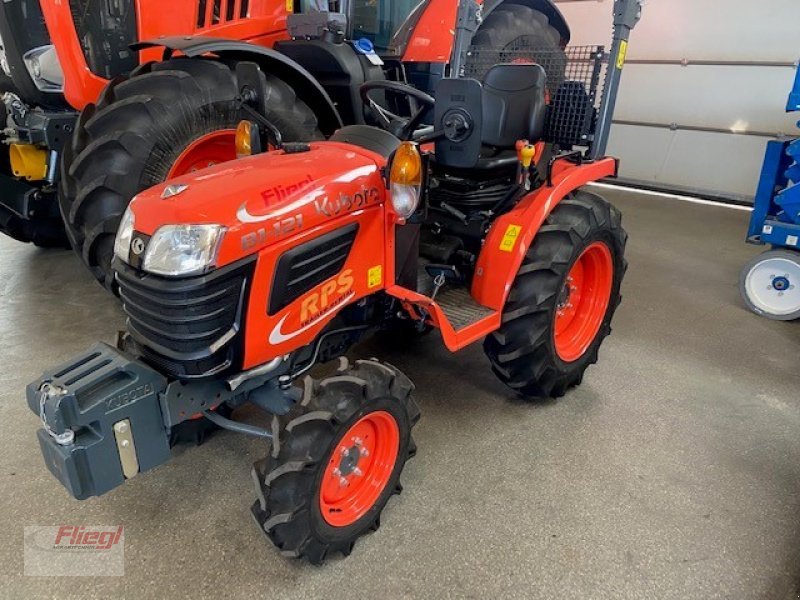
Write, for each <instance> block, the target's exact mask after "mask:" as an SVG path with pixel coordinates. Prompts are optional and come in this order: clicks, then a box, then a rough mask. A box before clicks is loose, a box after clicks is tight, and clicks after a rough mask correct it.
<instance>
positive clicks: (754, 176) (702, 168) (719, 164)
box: [556, 0, 800, 200]
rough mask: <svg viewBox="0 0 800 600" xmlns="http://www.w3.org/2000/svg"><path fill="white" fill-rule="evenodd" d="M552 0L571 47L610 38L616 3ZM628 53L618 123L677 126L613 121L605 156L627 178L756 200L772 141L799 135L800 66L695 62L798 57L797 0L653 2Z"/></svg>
mask: <svg viewBox="0 0 800 600" xmlns="http://www.w3.org/2000/svg"><path fill="white" fill-rule="evenodd" d="M556 1H557V2H558V4H559V8H561V10H562V12H563V13H564V16H565V17H566V19H567V21H568V22H569V23H570V26H571V27H572V32H573V36H572V42H571V43H572V44H573V45H585V44H598V43H605V44H608V43H609V41H610V35H611V34H610V25H611V8H612V4H613V2H612V0H556ZM628 59H629V61H633V62H632V63H629V64H627V65H626V67H625V72H624V75H623V80H622V86H621V89H620V98H619V101H618V104H617V111H616V114H615V120H618V121H628V122H637V123H653V124H661V125H663V124H666V125H669V124H676V125H677V126H678V128H677V129H676V130H674V131H672V130H670V129H663V128H654V127H644V126H640V125H620V124H617V125H615V126H614V127H613V129H612V133H611V140H610V144H609V153H611V154H614V155H617V156H620V158H622V171H621V176H622V177H625V178H628V179H635V180H641V181H645V182H648V183H655V184H658V185H665V186H668V187H689V188H696V189H699V190H702V191H704V192H707V193H711V194H722V195H727V196H731V197H738V198H746V199H749V200H752V195H753V193H754V191H755V187H756V184H757V181H758V176H759V173H760V168H761V162H762V160H763V155H764V148H765V145H766V143H767V141H768V140H769V139H771V138H772V137H774V136H775V135H777V134H781V133H783V134H788V135H798V131H797V129H796V127H795V124H796V122H797V121H798V119H800V114H798V113H794V114H789V115H787V114H786V112H785V109H786V100H787V96H788V94H789V91H790V89H791V87H792V83H793V81H794V75H795V68H794V67H793V66H780V65H778V66H763V65H741V64H730V65H696V64H692V62H694V61H709V62H731V63H742V62H771V63H796V61H797V60H798V59H800V0H648V2H647V3H646V5H645V7H644V12H643V16H642V21H641V22H640V23H639V25H638V26H637V28H636V29H635V30H634V32H633V35H632V37H631V44H630V47H629V52H628ZM684 59H687V60H688V61H689V65H688V66H681V65H653V64H636V62H635V61H636V60H668V61H675V60H677V61H681V60H684ZM682 126H683V127H682ZM685 127H700V128H712V129H721V130H725V131H724V132H707V131H693V130H687V129H685ZM730 132H740V133H739V134H734V133H730ZM742 133H751V134H755V135H743V134H742ZM762 134H766V135H762Z"/></svg>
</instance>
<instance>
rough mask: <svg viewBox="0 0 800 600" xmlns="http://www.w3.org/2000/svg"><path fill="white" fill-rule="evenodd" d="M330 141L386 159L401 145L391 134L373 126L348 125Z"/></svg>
mask: <svg viewBox="0 0 800 600" xmlns="http://www.w3.org/2000/svg"><path fill="white" fill-rule="evenodd" d="M328 141H329V142H342V143H344V144H353V145H354V146H360V147H361V148H366V149H367V150H370V151H371V152H374V153H375V154H380V155H381V156H383V157H384V158H389V157H390V156H391V155H392V154H393V153H394V151H395V150H397V147H398V146H399V145H400V140H399V139H397V138H396V137H395V136H393V135H392V134H391V133H389V132H388V131H385V130H383V129H380V128H378V127H373V126H371V125H346V126H345V127H342V128H341V129H338V130H336V132H335V133H334V134H333V135H332V136H331V137H329V138H328Z"/></svg>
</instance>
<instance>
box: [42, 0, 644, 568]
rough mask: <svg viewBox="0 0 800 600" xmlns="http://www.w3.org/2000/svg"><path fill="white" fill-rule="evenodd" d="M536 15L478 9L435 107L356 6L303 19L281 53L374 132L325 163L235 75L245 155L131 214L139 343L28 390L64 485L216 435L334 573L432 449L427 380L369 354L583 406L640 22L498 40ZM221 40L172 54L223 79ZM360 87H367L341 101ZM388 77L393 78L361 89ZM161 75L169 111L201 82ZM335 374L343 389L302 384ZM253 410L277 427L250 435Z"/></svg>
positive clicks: (462, 18) (133, 317) (262, 77)
mask: <svg viewBox="0 0 800 600" xmlns="http://www.w3.org/2000/svg"><path fill="white" fill-rule="evenodd" d="M506 6H508V7H512V8H511V9H510V10H509V9H507V8H504V7H506ZM518 6H520V5H518V4H513V3H512V4H500V5H499V6H498V7H497V8H495V10H494V12H492V13H490V14H489V16H488V17H485V18H484V17H483V14H482V6H481V5H480V4H477V3H475V2H474V0H460V1H459V3H458V6H457V8H458V10H457V13H456V14H455V15H454V36H453V40H452V44H451V45H452V47H451V53H450V56H449V59H448V61H447V63H448V67H447V69H446V70H444V71H442V72H441V77H433V76H432V74H431V73H428V72H425V73H424V75H425V78H431V77H432V78H433V79H436V81H435V84H434V88H435V92H434V95H433V96H432V95H430V94H428V93H427V92H426V91H424V90H423V89H420V87H417V86H415V85H412V80H411V78H410V77H409V71H410V69H409V68H408V65H404V64H403V63H398V64H397V65H395V68H394V69H392V68H391V67H390V65H389V64H388V61H384V59H383V58H382V57H381V56H379V55H377V54H375V53H374V52H373V51H372V47H371V46H368V45H367V44H366V43H364V42H361V41H358V40H356V41H355V42H354V41H353V40H350V39H348V37H347V36H346V35H345V33H344V32H345V31H347V30H348V29H349V28H350V26H349V25H348V24H347V23H346V22H348V21H349V20H350V19H354V18H356V17H354V15H355V14H356V13H355V12H354V9H353V8H352V7H351V8H350V9H348V10H349V12H348V13H333V12H327V13H325V12H321V13H314V16H313V17H312V18H308V17H309V16H310V15H307V14H298V15H293V16H291V17H290V18H289V21H290V23H289V27H290V29H291V28H292V27H293V26H294V23H292V21H295V20H296V22H297V23H296V24H297V26H298V27H311V29H309V35H307V36H294V39H292V40H291V41H285V42H281V43H280V44H277V45H276V47H277V49H278V50H280V52H281V54H282V55H283V56H285V57H290V56H294V57H297V58H299V59H302V60H307V61H308V62H307V63H306V64H308V66H309V68H311V67H312V66H313V64H312V63H313V62H314V60H316V61H317V62H318V67H317V68H318V71H317V72H318V73H320V74H321V73H328V74H329V77H330V79H328V80H327V85H328V89H330V90H331V94H330V95H331V96H332V95H333V93H334V92H335V93H337V94H340V95H339V96H337V97H339V98H341V99H340V100H339V107H338V110H343V109H344V106H345V105H344V102H345V100H343V99H347V97H348V95H349V97H350V99H349V101H350V102H352V104H351V105H349V106H351V108H353V109H354V110H353V112H352V114H353V115H354V118H355V115H359V116H361V115H364V114H367V115H369V119H374V121H375V122H376V123H377V124H378V125H370V124H366V123H356V124H350V125H346V126H341V127H339V126H338V125H337V126H336V130H335V131H334V132H333V133H332V135H330V136H329V137H328V139H326V140H311V141H300V142H298V141H288V140H287V139H284V135H283V132H282V130H281V127H280V125H279V123H278V122H277V121H278V117H277V116H276V114H275V112H274V109H271V108H270V101H271V99H272V98H273V94H274V93H275V86H274V79H273V75H272V74H271V73H272V71H270V72H269V73H268V72H266V71H265V69H264V68H263V67H261V66H259V64H258V63H257V62H255V61H249V60H242V61H239V62H238V63H237V64H236V66H235V70H234V71H232V75H231V77H232V78H234V79H235V82H236V85H237V86H238V87H237V88H236V95H235V99H234V100H233V101H232V102H233V106H234V107H235V109H236V110H235V112H236V113H242V114H244V115H245V116H246V119H244V120H242V121H241V122H239V123H238V124H237V126H236V130H235V133H234V147H235V149H236V153H237V156H240V157H241V158H239V159H238V160H232V161H228V162H226V163H224V164H218V165H214V166H211V167H208V168H205V169H202V170H199V171H197V172H187V173H184V174H182V175H179V176H176V177H173V178H170V179H168V180H167V181H166V182H164V183H160V184H158V185H155V186H153V187H151V188H149V189H147V190H145V191H144V192H142V193H140V194H139V195H137V196H136V197H135V198H134V199H133V201H132V202H131V203H130V206H129V207H127V209H126V210H125V212H124V215H123V216H122V219H121V221H120V225H119V229H118V231H117V234H116V237H115V238H112V241H113V247H112V252H113V254H114V259H113V262H112V270H113V273H114V280H115V282H116V284H117V285H118V286H119V293H120V297H121V299H122V302H123V308H124V310H125V312H126V313H127V316H128V323H127V331H126V332H125V333H123V334H122V335H121V336H120V338H119V341H118V344H117V347H116V348H113V347H111V346H109V345H106V344H97V345H96V346H94V347H93V348H91V349H90V350H88V351H87V352H84V353H82V354H80V355H78V356H76V357H74V358H73V359H72V360H70V361H68V362H66V363H65V364H63V365H61V366H59V367H57V368H54V369H52V370H49V371H47V372H46V373H45V374H44V375H43V376H42V377H41V378H39V379H38V380H37V381H35V382H32V383H31V384H30V385H29V386H28V388H27V400H28V404H29V406H30V408H31V409H32V410H33V411H34V412H35V413H36V414H37V415H38V416H39V418H40V420H41V424H42V428H41V429H40V430H39V431H38V438H39V442H40V446H41V449H42V453H43V455H44V458H45V463H46V464H47V466H48V468H49V469H50V471H51V472H52V473H53V475H54V476H55V477H56V478H58V480H59V481H60V482H61V483H62V484H63V485H64V486H65V487H66V488H67V489H68V490H69V492H70V493H71V494H72V495H73V496H74V497H76V498H78V499H83V498H87V497H90V496H94V495H101V494H104V493H106V492H108V491H110V490H112V489H113V488H115V487H117V486H119V485H121V484H123V483H124V482H125V480H126V479H129V478H131V477H134V476H136V475H137V474H138V473H140V472H142V471H147V470H149V469H152V468H154V467H156V466H158V465H160V464H162V463H164V462H165V461H167V460H168V459H169V457H170V445H171V443H170V442H171V438H172V437H173V434H174V432H175V431H176V430H177V429H179V428H180V427H182V426H184V425H186V424H187V423H188V424H191V423H193V422H197V421H198V420H199V421H200V422H203V421H204V420H207V421H210V422H211V423H214V424H215V425H216V426H218V427H221V428H225V429H228V430H231V431H236V432H239V433H244V434H247V435H253V436H256V437H259V438H263V439H265V440H268V446H267V448H268V451H267V456H266V457H265V458H264V459H262V460H260V461H258V462H257V463H256V464H255V466H254V468H253V470H252V475H253V481H254V484H255V488H256V501H255V503H254V504H253V506H252V513H253V516H254V517H255V519H256V522H257V523H258V525H259V527H260V528H261V529H262V531H263V532H264V533H265V534H266V535H267V536H268V538H269V539H270V540H271V541H272V542H273V543H274V544H275V545H276V546H277V547H278V548H279V549H280V550H281V551H282V553H284V554H286V555H288V556H294V557H302V558H305V559H307V560H309V561H311V562H313V563H321V562H323V561H324V560H325V559H326V558H327V557H328V556H330V555H331V554H333V553H336V552H341V553H344V554H349V553H350V551H351V549H352V547H353V545H354V543H355V542H356V540H357V539H358V538H359V537H360V536H361V535H363V534H364V533H366V532H368V531H370V530H374V529H376V528H377V527H378V524H379V517H380V513H381V511H382V509H383V507H384V506H385V505H386V503H387V502H388V499H389V498H390V497H391V495H392V494H394V493H397V492H398V491H399V490H400V485H399V479H400V474H401V472H402V470H403V467H404V466H405V463H406V460H407V459H408V458H409V457H410V456H412V455H413V454H414V452H415V450H416V447H415V444H414V442H413V440H412V438H411V428H412V426H413V425H414V423H415V422H416V421H417V419H418V418H419V409H418V407H417V405H416V404H415V402H414V400H413V399H412V397H411V393H412V391H413V384H412V383H411V381H410V380H409V379H408V377H406V376H405V375H404V374H403V373H401V372H400V371H399V370H398V369H396V368H395V367H393V366H391V365H388V364H385V363H381V362H379V361H378V360H377V359H370V360H358V361H355V362H354V363H352V364H351V363H350V362H349V361H348V360H347V359H346V358H345V354H346V353H347V351H348V349H349V348H350V347H351V346H353V344H355V343H356V342H358V341H359V340H361V339H363V338H364V336H366V335H368V334H370V333H372V332H375V331H379V330H390V331H395V332H397V331H398V330H399V329H402V328H406V329H412V330H416V331H420V332H421V331H425V330H426V329H431V328H436V329H439V331H440V333H441V336H442V339H443V341H444V343H445V345H446V346H447V348H448V349H450V350H452V351H457V350H459V349H462V348H464V347H466V346H467V345H469V344H472V343H474V342H476V341H478V340H480V339H482V338H485V341H484V350H485V352H486V355H487V357H488V359H489V362H490V363H491V366H492V368H493V370H494V372H495V373H496V374H497V376H498V377H499V379H500V380H501V381H503V382H504V383H505V384H506V385H508V386H509V387H510V388H511V389H513V390H515V391H516V392H517V393H519V394H520V395H521V396H523V397H526V398H538V397H559V396H562V395H563V394H564V393H565V392H566V391H567V390H568V389H569V388H570V387H572V386H575V385H578V384H579V383H581V381H582V379H583V375H584V372H585V371H586V369H587V368H588V367H589V366H590V365H591V364H593V363H594V362H596V360H597V353H598V350H599V347H600V345H601V343H602V342H603V340H604V339H605V337H606V336H607V335H608V334H609V333H610V331H611V329H610V323H611V319H612V317H613V315H614V312H615V310H616V308H617V305H618V303H619V300H620V286H621V282H622V278H623V275H624V273H625V269H626V262H625V258H624V252H625V244H626V240H627V235H626V233H625V231H624V230H623V228H622V223H621V215H620V213H619V211H617V210H616V209H615V208H614V207H613V206H611V205H610V204H609V203H608V202H607V201H605V200H604V199H603V198H601V197H599V196H597V195H594V194H592V193H589V192H587V191H585V190H582V189H581V188H582V186H584V185H585V184H587V183H589V182H592V181H596V180H598V179H601V178H604V177H613V176H615V175H616V173H617V161H616V160H615V159H614V158H610V157H607V156H605V149H606V145H607V140H608V133H609V128H610V124H611V117H612V113H613V107H614V103H615V100H616V94H617V90H618V87H619V82H620V77H621V73H622V69H623V65H624V62H625V55H626V51H627V45H628V37H629V34H630V32H631V30H632V29H633V27H634V26H635V25H636V23H637V22H638V20H639V18H640V14H641V3H640V1H639V0H615V2H614V41H613V45H612V47H611V50H610V52H606V51H605V49H604V48H602V47H581V48H562V47H561V46H560V45H556V47H553V44H550V45H545V46H544V47H540V46H539V43H540V41H541V40H540V36H537V35H532V36H530V37H526V36H517V37H516V38H515V39H514V40H511V41H510V42H505V40H500V42H499V43H498V42H497V41H496V40H495V41H494V42H491V43H485V42H481V37H482V35H483V34H482V31H484V30H482V26H483V25H485V24H486V23H489V22H490V19H491V17H492V16H494V15H497V16H498V17H497V18H501V19H504V20H507V21H508V22H513V20H514V19H515V17H514V12H515V11H516V10H517V8H516V7H518ZM524 8H526V10H527V7H524ZM509 13H510V14H509ZM318 15H320V16H318ZM315 19H318V20H315ZM407 22H408V20H407V19H406V20H405V21H403V23H407ZM319 23H324V24H325V25H324V27H319ZM540 23H543V21H540ZM337 24H341V26H338V25H337ZM315 27H317V29H316V30H314V29H313V28H315ZM315 32H316V34H317V35H314V33H315ZM396 36H397V33H394V34H393V35H392V37H393V38H394V37H396ZM376 39H379V38H376ZM549 39H550V41H554V38H553V37H550V38H549ZM216 43H218V42H215V41H204V42H202V43H200V44H199V45H192V46H187V45H185V44H184V43H183V42H182V41H181V40H161V41H160V42H159V44H160V45H161V46H166V47H167V48H168V49H169V51H170V52H174V51H179V50H181V51H183V52H184V53H188V54H191V53H197V55H198V57H197V58H181V59H177V58H176V59H168V60H174V61H186V62H185V63H183V62H181V63H179V64H191V65H192V67H191V68H192V69H194V68H196V67H195V66H196V65H198V64H202V65H203V68H210V69H215V70H219V71H221V70H222V69H223V68H225V69H228V67H226V66H225V65H224V64H220V63H219V62H218V61H219V59H218V58H213V59H210V58H203V57H206V56H208V55H209V54H212V55H219V54H221V53H222V51H221V50H219V49H215V45H214V44H216ZM492 43H497V45H496V46H493V45H491V44H492ZM304 57H305V58H304ZM362 57H363V60H362ZM532 57H535V59H534V58H532ZM334 59H336V60H334ZM276 60H277V59H276ZM287 60H288V58H287ZM204 61H207V62H204ZM296 62H299V61H296ZM319 63H322V64H324V65H325V68H324V69H323V68H322V67H321V66H319ZM379 63H382V64H379ZM293 64H294V63H293ZM207 65H210V66H208V67H207ZM348 65H350V66H349V69H351V70H350V71H348V72H349V73H350V79H349V80H348V85H347V86H344V85H343V86H342V87H336V86H334V85H333V84H332V83H330V82H331V81H341V79H337V77H334V75H338V76H340V75H341V71H340V70H339V69H344V68H348V67H347V66H348ZM368 65H374V66H376V67H380V69H376V70H374V75H373V76H371V77H368V78H365V80H364V81H359V82H357V83H356V84H352V85H351V84H350V83H349V82H350V81H352V78H353V73H355V74H356V75H363V74H364V72H365V70H366V69H367V68H368ZM292 68H295V67H292ZM326 69H327V70H326ZM303 72H310V71H308V70H305V71H303ZM152 73H153V74H155V73H158V71H157V70H154V71H152ZM387 73H393V74H394V78H389V77H386V75H387ZM418 74H419V73H418ZM142 77H144V76H142ZM162 77H163V78H164V80H165V81H166V82H167V83H166V84H165V85H167V86H168V87H169V88H170V89H172V88H173V87H174V86H175V85H176V84H177V83H179V82H180V81H181V79H182V78H181V77H178V78H177V79H174V77H176V76H174V75H173V74H172V72H171V71H168V72H167V74H166V75H163V76H162ZM425 78H423V79H425ZM136 79H137V78H136V77H134V78H133V79H132V81H133V82H135V81H136ZM124 85H125V84H120V85H119V86H117V88H112V91H110V92H108V93H109V94H113V95H114V96H116V94H117V91H114V90H119V89H120V88H123V86H124ZM131 85H134V84H131ZM353 85H354V86H355V87H353ZM123 89H124V88H123ZM354 94H355V97H354ZM134 97H135V96H134ZM325 97H329V96H325ZM119 102H124V101H119ZM136 102H138V100H136V101H131V102H130V103H131V104H136ZM112 105H113V104H112ZM334 108H337V107H336V106H330V107H329V109H331V110H333V109H334ZM99 114H100V113H99V112H98V113H95V115H94V116H91V115H90V116H89V117H88V118H87V122H86V123H85V124H84V125H82V128H85V129H87V130H88V129H91V126H92V121H93V120H95V119H98V118H99V117H98V116H97V115H99ZM319 122H322V121H319ZM102 143H106V140H103V142H102ZM108 143H111V142H110V141H109V142H108ZM121 143H122V142H121ZM98 145H102V144H98ZM88 147H91V144H90V145H89V146H87V148H88ZM129 148H130V149H131V151H132V152H133V151H134V146H130V147H129ZM109 155H115V152H111V151H110V150H109ZM108 164H111V163H108ZM86 168H90V167H89V166H88V165H87V167H86ZM103 176H104V175H103V172H98V173H97V174H96V177H97V178H102V177H103ZM335 359H339V361H340V362H339V369H338V371H337V373H336V374H335V375H333V376H331V377H327V378H325V379H322V380H317V379H315V378H313V377H311V376H310V375H308V373H309V371H310V370H311V369H312V368H313V367H314V366H316V365H318V364H320V363H325V362H329V361H332V360H335ZM245 403H248V404H251V405H253V406H255V407H257V408H259V409H261V410H263V411H265V412H266V413H267V414H268V415H269V416H270V425H269V427H268V428H262V427H258V426H255V425H253V424H249V423H244V422H242V421H239V420H236V419H235V409H236V408H237V407H239V406H241V405H243V404H245ZM231 411H234V413H233V414H231Z"/></svg>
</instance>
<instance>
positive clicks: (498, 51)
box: [466, 4, 567, 96]
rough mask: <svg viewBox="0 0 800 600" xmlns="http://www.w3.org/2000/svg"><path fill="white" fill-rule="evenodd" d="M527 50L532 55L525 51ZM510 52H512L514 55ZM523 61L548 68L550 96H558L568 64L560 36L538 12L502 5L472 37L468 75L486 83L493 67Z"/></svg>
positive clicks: (520, 6)
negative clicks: (486, 77)
mask: <svg viewBox="0 0 800 600" xmlns="http://www.w3.org/2000/svg"><path fill="white" fill-rule="evenodd" d="M521 40H522V41H523V43H522V44H520V41H521ZM523 48H524V49H523ZM528 48H530V53H529V55H528V53H527V52H526V51H525V50H527V49H528ZM509 52H513V56H510V55H509ZM520 59H522V60H530V62H535V63H537V64H541V65H542V66H543V67H544V68H545V71H547V81H548V88H549V89H550V93H551V96H552V95H555V92H556V91H557V90H558V88H559V87H561V84H562V83H563V82H564V72H565V70H566V65H567V57H566V54H565V53H564V50H563V49H562V47H561V34H560V33H558V31H557V30H556V28H555V27H553V26H552V25H550V20H549V19H548V18H547V17H546V16H545V15H544V14H542V13H540V12H539V11H538V10H534V9H533V8H530V7H528V6H522V5H521V4H501V5H500V6H498V7H497V8H496V9H495V10H493V11H492V12H490V13H489V15H488V16H487V17H486V19H485V20H484V21H483V23H482V24H481V26H480V28H479V29H478V31H477V32H476V33H475V36H474V37H473V38H472V52H471V56H469V57H467V64H466V74H467V76H468V77H473V78H475V79H478V80H483V78H484V77H485V75H486V73H487V72H488V71H489V69H490V68H491V67H492V66H493V65H495V64H498V63H504V62H509V61H513V60H517V61H518V60H520Z"/></svg>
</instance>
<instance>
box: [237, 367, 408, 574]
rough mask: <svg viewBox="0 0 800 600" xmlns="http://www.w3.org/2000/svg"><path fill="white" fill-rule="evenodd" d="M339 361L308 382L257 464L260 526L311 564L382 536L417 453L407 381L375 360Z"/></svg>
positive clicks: (278, 418) (280, 419) (275, 425)
mask: <svg viewBox="0 0 800 600" xmlns="http://www.w3.org/2000/svg"><path fill="white" fill-rule="evenodd" d="M340 360H341V363H340V367H339V371H338V373H337V374H336V375H334V376H332V377H329V378H327V379H323V380H322V381H316V380H313V379H312V378H311V377H307V378H306V381H305V385H304V395H303V399H302V401H301V402H300V403H298V404H297V405H296V406H295V407H294V408H292V409H291V410H290V411H289V413H288V414H286V415H283V416H275V417H273V423H272V434H273V438H272V441H271V448H270V453H269V455H268V456H267V457H266V458H265V459H263V460H261V461H259V462H257V463H255V465H254V467H253V481H254V484H255V488H256V495H257V500H256V502H255V503H254V504H253V507H252V512H253V516H254V517H255V519H256V522H257V523H258V526H259V527H260V528H261V529H262V531H263V532H264V533H265V534H266V535H267V537H268V538H269V539H270V540H271V541H272V543H273V544H275V546H277V547H278V549H279V550H280V551H281V553H282V554H284V555H286V556H290V557H294V558H303V559H306V560H308V561H309V562H311V563H312V564H321V563H322V562H324V561H325V559H326V558H327V557H329V556H331V555H333V554H334V553H341V554H344V555H345V556H347V555H349V554H350V552H351V550H352V549H353V545H354V544H355V542H356V540H357V539H358V538H359V537H361V536H362V535H364V534H365V533H367V532H369V531H375V530H377V529H378V527H379V525H380V515H381V511H382V510H383V508H384V506H386V503H387V502H388V501H389V498H391V496H392V495H394V494H397V493H399V492H400V490H401V487H400V481H399V480H400V474H401V472H402V471H403V467H404V466H405V463H406V460H407V459H408V458H410V457H411V456H413V455H414V454H415V452H416V446H415V444H414V440H413V439H412V437H411V428H412V427H413V425H414V424H415V423H416V422H417V420H418V419H419V409H418V408H417V405H416V403H415V402H414V400H413V399H412V398H411V392H412V391H413V389H414V386H413V384H412V383H411V381H410V380H409V379H408V378H407V377H406V376H405V375H403V374H402V373H400V371H398V370H397V369H395V368H394V367H391V366H389V365H387V364H385V363H379V362H378V361H376V360H359V361H356V363H355V365H353V366H352V367H351V366H349V364H348V363H347V360H346V359H340Z"/></svg>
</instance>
